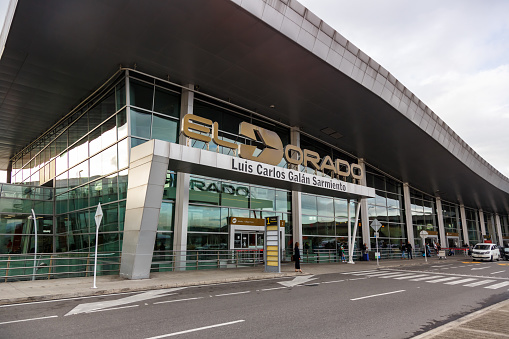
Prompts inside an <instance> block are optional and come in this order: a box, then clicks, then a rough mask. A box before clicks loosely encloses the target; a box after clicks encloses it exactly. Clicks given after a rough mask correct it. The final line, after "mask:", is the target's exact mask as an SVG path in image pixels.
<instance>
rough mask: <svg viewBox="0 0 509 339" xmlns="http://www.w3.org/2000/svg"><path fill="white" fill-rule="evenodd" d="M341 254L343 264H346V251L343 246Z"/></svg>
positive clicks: (340, 249) (340, 250)
mask: <svg viewBox="0 0 509 339" xmlns="http://www.w3.org/2000/svg"><path fill="white" fill-rule="evenodd" d="M339 254H341V262H346V258H345V249H344V248H343V245H341V247H340V248H339Z"/></svg>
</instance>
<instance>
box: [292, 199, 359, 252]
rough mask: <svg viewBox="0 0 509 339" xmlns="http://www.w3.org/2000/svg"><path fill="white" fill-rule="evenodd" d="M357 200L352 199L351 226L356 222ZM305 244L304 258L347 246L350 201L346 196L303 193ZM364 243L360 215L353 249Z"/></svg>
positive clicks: (303, 232) (303, 239) (303, 245)
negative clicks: (335, 196)
mask: <svg viewBox="0 0 509 339" xmlns="http://www.w3.org/2000/svg"><path fill="white" fill-rule="evenodd" d="M355 208H356V203H355V201H353V200H352V201H350V229H351V232H352V234H353V226H354V223H355ZM301 211H302V242H303V243H302V244H301V247H302V248H303V254H304V257H305V258H308V259H309V257H310V256H311V257H313V256H316V255H319V254H320V252H329V251H333V252H336V251H337V250H338V249H339V248H340V247H341V246H343V248H344V250H345V252H346V251H347V250H348V201H347V200H346V199H339V198H332V197H326V196H317V195H312V194H307V193H302V197H301ZM361 243H362V227H361V223H360V218H359V225H358V228H357V235H356V238H355V241H354V250H357V249H359V248H360V246H361Z"/></svg>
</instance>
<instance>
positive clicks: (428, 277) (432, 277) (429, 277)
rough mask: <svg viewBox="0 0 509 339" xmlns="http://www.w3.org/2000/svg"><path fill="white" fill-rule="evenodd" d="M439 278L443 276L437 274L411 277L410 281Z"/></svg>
mask: <svg viewBox="0 0 509 339" xmlns="http://www.w3.org/2000/svg"><path fill="white" fill-rule="evenodd" d="M437 278H442V277H441V276H439V275H437V276H432V275H430V276H427V277H424V278H417V279H410V281H421V280H429V279H437Z"/></svg>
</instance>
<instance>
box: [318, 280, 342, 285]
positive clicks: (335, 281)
mask: <svg viewBox="0 0 509 339" xmlns="http://www.w3.org/2000/svg"><path fill="white" fill-rule="evenodd" d="M343 281H344V280H332V281H324V282H322V284H332V283H338V282H343Z"/></svg>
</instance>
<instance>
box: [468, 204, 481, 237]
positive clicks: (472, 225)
mask: <svg viewBox="0 0 509 339" xmlns="http://www.w3.org/2000/svg"><path fill="white" fill-rule="evenodd" d="M465 217H466V220H467V231H468V242H469V244H470V245H475V244H477V243H478V242H480V241H481V238H482V236H481V227H480V224H479V215H478V214H477V210H474V209H471V208H466V207H465Z"/></svg>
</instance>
